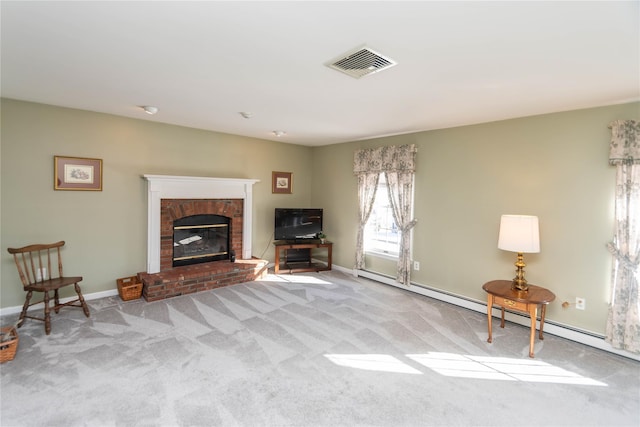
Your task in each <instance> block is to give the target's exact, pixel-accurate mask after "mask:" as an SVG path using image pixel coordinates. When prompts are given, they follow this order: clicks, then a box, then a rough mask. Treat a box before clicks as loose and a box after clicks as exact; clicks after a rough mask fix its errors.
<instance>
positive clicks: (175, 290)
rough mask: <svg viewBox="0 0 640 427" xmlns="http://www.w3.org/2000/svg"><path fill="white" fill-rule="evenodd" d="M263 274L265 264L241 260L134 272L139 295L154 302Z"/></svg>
mask: <svg viewBox="0 0 640 427" xmlns="http://www.w3.org/2000/svg"><path fill="white" fill-rule="evenodd" d="M266 274H267V261H266V260H262V259H256V258H254V259H242V260H237V261H236V262H230V261H214V262H207V263H204V264H195V265H186V266H183V267H175V268H171V269H169V270H166V271H161V272H160V273H154V274H149V273H138V277H139V278H140V279H141V281H142V283H143V286H142V296H144V298H145V299H146V300H147V301H157V300H161V299H165V298H171V297H176V296H180V295H186V294H192V293H195V292H200V291H206V290H210V289H215V288H220V287H223V286H229V285H235V284H237V283H243V282H250V281H252V280H257V279H262V278H264V277H265V276H266Z"/></svg>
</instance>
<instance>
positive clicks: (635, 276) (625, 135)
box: [605, 120, 640, 353]
mask: <svg viewBox="0 0 640 427" xmlns="http://www.w3.org/2000/svg"><path fill="white" fill-rule="evenodd" d="M609 128H611V144H610V155H609V163H610V164H612V165H615V166H616V192H615V197H616V198H615V235H614V238H613V241H612V242H611V243H609V244H608V245H607V246H608V248H609V251H610V252H611V253H612V254H613V256H614V266H613V271H612V294H611V302H610V305H609V315H608V317H607V328H606V336H605V340H606V341H607V342H608V343H610V344H611V345H612V346H613V347H614V348H618V349H622V350H627V351H630V352H633V353H640V315H639V313H640V299H638V282H640V122H638V121H635V120H616V121H614V122H612V123H611V124H610V125H609Z"/></svg>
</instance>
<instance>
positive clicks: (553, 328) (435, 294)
mask: <svg viewBox="0 0 640 427" xmlns="http://www.w3.org/2000/svg"><path fill="white" fill-rule="evenodd" d="M334 268H335V269H336V270H339V271H342V272H344V273H347V274H353V275H354V276H356V277H358V276H361V277H366V278H367V279H371V280H375V281H376V282H380V283H384V284H386V285H391V286H394V287H397V288H399V289H404V290H405V291H410V292H415V293H417V294H420V295H424V296H427V297H430V298H434V299H437V300H439V301H444V302H448V303H450V304H453V305H457V306H459V307H463V308H467V309H469V310H473V311H477V312H479V313H483V314H485V315H486V313H487V303H486V302H481V301H476V300H473V299H470V298H466V297H462V296H459V295H455V294H449V293H446V292H443V291H440V290H438V289H435V288H432V287H428V286H425V285H421V284H417V283H414V282H412V283H411V285H410V286H408V287H407V286H404V285H402V284H400V283H398V282H396V281H395V280H394V279H393V278H391V277H388V276H383V275H381V274H377V273H373V272H370V271H365V270H356V269H347V268H344V267H338V266H334ZM492 314H493V316H494V317H497V318H498V319H500V315H501V312H500V310H499V309H497V308H494V309H493V310H492ZM505 320H508V321H510V322H513V323H517V324H519V325H523V326H526V327H529V326H530V325H531V321H530V319H529V317H528V316H526V315H524V314H523V315H520V314H517V313H510V312H506V313H505ZM539 326H540V322H539V321H538V322H537V324H536V327H539ZM544 332H545V333H549V334H552V335H556V336H559V337H562V338H566V339H568V340H571V341H575V342H579V343H581V344H585V345H588V346H590V347H595V348H597V349H600V350H604V351H607V352H609V353H614V354H617V355H620V356H624V357H627V358H629V359H633V360H637V361H640V355H637V354H633V353H630V352H628V351H624V350H618V349H616V348H613V347H612V346H611V344H609V343H607V342H606V341H605V340H604V336H602V335H600V334H596V333H595V332H590V331H586V330H580V329H578V328H574V327H572V326H569V325H563V324H561V323H558V322H554V321H549V320H548V319H546V320H545V322H544Z"/></svg>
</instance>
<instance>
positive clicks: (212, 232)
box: [173, 215, 231, 267]
mask: <svg viewBox="0 0 640 427" xmlns="http://www.w3.org/2000/svg"><path fill="white" fill-rule="evenodd" d="M230 224H231V218H229V217H226V216H221V215H191V216H186V217H183V218H180V219H177V220H175V221H174V222H173V266H174V267H178V266H181V265H191V264H200V263H203V262H211V261H221V260H227V259H229V252H230V251H229V236H231V233H230Z"/></svg>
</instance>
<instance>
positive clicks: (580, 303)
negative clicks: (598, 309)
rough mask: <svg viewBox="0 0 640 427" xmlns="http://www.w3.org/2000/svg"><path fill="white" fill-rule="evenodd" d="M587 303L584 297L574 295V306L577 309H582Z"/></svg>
mask: <svg viewBox="0 0 640 427" xmlns="http://www.w3.org/2000/svg"><path fill="white" fill-rule="evenodd" d="M586 305H587V300H585V299H584V298H580V297H576V308H577V309H578V310H584V309H585V308H586Z"/></svg>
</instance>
